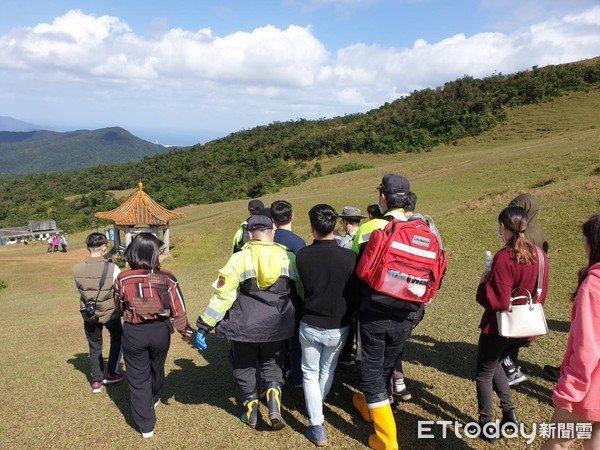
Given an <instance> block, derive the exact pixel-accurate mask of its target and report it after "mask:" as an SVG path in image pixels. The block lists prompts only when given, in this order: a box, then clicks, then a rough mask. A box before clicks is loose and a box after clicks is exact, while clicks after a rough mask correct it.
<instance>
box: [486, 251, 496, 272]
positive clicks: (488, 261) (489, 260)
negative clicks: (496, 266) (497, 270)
mask: <svg viewBox="0 0 600 450" xmlns="http://www.w3.org/2000/svg"><path fill="white" fill-rule="evenodd" d="M493 260H494V256H493V255H492V252H490V251H489V250H486V251H485V268H486V269H487V270H492V261H493Z"/></svg>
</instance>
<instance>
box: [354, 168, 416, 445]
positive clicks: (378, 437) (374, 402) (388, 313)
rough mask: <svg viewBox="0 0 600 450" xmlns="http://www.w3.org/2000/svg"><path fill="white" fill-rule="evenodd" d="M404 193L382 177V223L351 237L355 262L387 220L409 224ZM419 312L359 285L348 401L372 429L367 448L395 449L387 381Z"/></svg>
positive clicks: (397, 178) (396, 178)
mask: <svg viewBox="0 0 600 450" xmlns="http://www.w3.org/2000/svg"><path fill="white" fill-rule="evenodd" d="M409 192H410V183H409V182H408V180H407V179H406V178H405V177H403V176H401V175H396V174H387V175H385V176H384V177H383V179H382V180H381V184H380V185H379V209H380V210H381V212H382V215H383V217H385V218H381V219H380V218H377V219H372V220H369V221H368V222H365V223H363V224H362V225H361V226H360V228H359V229H358V231H357V232H356V235H355V236H354V242H353V246H352V249H353V250H354V251H355V252H356V253H357V254H358V255H359V259H360V256H361V255H362V252H363V250H364V248H365V247H366V244H367V242H368V241H369V238H370V237H371V233H372V232H373V231H375V230H379V229H383V228H385V226H386V225H387V224H388V223H389V221H388V220H387V219H386V218H393V219H397V220H400V221H406V220H408V219H407V218H406V216H405V215H404V210H403V209H402V207H403V205H404V203H405V201H406V199H405V197H406V195H407V194H408V193H409ZM421 308H422V304H419V303H415V302H409V301H403V300H399V299H395V298H391V297H388V296H387V295H385V294H382V293H380V292H377V291H375V290H374V289H372V288H371V287H370V286H369V285H368V284H367V283H365V282H361V305H360V312H359V316H358V318H359V323H360V328H359V331H360V339H361V345H362V359H361V364H360V388H361V391H362V392H356V393H355V394H354V396H353V398H352V402H353V404H354V406H355V407H356V408H357V409H358V410H359V412H360V413H361V415H362V417H363V419H364V420H365V421H367V422H373V424H374V427H375V433H374V434H372V435H371V436H370V437H369V447H370V448H372V449H377V450H379V449H381V450H383V449H385V450H394V449H398V438H397V431H396V422H395V420H394V415H393V412H392V408H391V402H392V401H393V397H392V388H391V379H392V374H393V372H394V368H395V366H396V362H397V361H398V358H399V357H400V355H401V353H402V349H403V347H404V344H405V343H406V341H407V340H408V339H409V338H410V332H411V329H412V326H413V321H415V320H417V319H418V318H419V315H420V314H419V311H420V310H421Z"/></svg>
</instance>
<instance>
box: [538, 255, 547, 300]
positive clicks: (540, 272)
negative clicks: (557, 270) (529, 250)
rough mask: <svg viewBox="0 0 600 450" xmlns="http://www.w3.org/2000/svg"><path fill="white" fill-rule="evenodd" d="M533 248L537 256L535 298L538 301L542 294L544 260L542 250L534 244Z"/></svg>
mask: <svg viewBox="0 0 600 450" xmlns="http://www.w3.org/2000/svg"><path fill="white" fill-rule="evenodd" d="M535 250H536V252H537V257H538V279H537V292H536V294H537V299H538V302H539V300H540V297H541V296H542V283H543V282H544V272H545V269H546V260H545V259H544V255H543V254H542V250H541V249H540V248H539V247H538V246H537V245H536V246H535Z"/></svg>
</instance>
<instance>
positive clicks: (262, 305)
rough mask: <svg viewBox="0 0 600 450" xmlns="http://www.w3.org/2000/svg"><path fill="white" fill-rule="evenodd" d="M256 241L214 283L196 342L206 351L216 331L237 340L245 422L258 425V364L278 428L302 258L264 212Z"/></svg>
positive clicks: (253, 221)
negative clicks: (276, 238)
mask: <svg viewBox="0 0 600 450" xmlns="http://www.w3.org/2000/svg"><path fill="white" fill-rule="evenodd" d="M247 230H248V231H249V233H250V237H251V240H250V241H249V242H248V243H246V244H245V245H244V247H242V250H241V251H239V252H237V253H234V254H233V255H232V256H231V258H230V259H229V261H228V262H227V264H225V267H223V268H222V269H220V270H219V276H218V278H217V280H216V281H215V283H214V284H213V287H214V293H213V295H212V297H211V298H210V302H209V304H208V307H207V308H206V310H205V311H204V313H203V314H202V315H200V317H198V320H197V322H196V324H197V326H198V333H197V335H196V342H197V344H198V349H199V350H204V349H206V340H205V335H206V334H207V333H208V332H210V331H211V330H212V329H214V328H215V327H216V334H217V336H219V337H222V338H225V339H227V340H228V341H229V342H230V344H231V350H230V355H229V359H230V361H231V365H232V368H233V376H234V378H235V380H236V382H237V384H238V386H239V388H240V390H241V393H242V398H243V402H244V414H242V416H241V420H242V421H243V422H244V423H246V424H248V425H250V426H251V427H253V428H254V427H256V424H257V422H258V397H259V395H258V390H257V386H256V367H257V365H258V367H259V370H260V378H261V380H262V382H263V383H264V385H263V386H262V388H263V389H264V390H265V392H266V398H267V402H268V405H269V419H270V421H271V425H272V427H273V428H274V429H276V430H279V429H281V428H283V427H284V426H285V425H286V424H285V421H284V420H283V418H282V416H281V388H282V386H283V373H282V369H281V366H282V363H283V361H284V358H285V353H286V340H287V339H288V338H290V337H291V336H292V335H293V334H294V328H295V326H296V316H297V314H296V311H297V305H298V303H299V300H300V299H299V296H298V293H297V292H298V288H300V283H299V277H298V272H297V270H296V258H295V256H294V254H293V253H292V252H290V251H288V250H287V249H286V248H285V247H283V246H281V245H279V244H276V243H274V242H273V222H272V221H271V219H270V218H269V217H267V216H264V215H256V216H252V217H250V218H249V219H248V226H247Z"/></svg>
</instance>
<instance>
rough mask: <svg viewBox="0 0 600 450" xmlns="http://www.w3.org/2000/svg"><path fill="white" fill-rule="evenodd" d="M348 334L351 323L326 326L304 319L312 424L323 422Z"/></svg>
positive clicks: (302, 330)
mask: <svg viewBox="0 0 600 450" xmlns="http://www.w3.org/2000/svg"><path fill="white" fill-rule="evenodd" d="M347 335H348V327H347V326H346V327H343V328H333V329H330V330H328V329H324V328H317V327H313V326H311V325H308V324H306V323H304V322H300V345H301V346H302V372H303V374H304V375H303V383H302V384H303V387H304V399H305V400H306V409H307V411H308V416H309V420H310V424H311V425H322V424H323V422H324V421H325V417H324V416H323V400H325V397H326V396H327V394H328V393H329V389H331V384H332V383H333V372H334V371H335V366H336V365H337V360H338V357H339V356H340V353H341V352H342V347H343V346H344V342H345V341H346V336H347Z"/></svg>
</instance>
